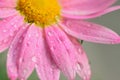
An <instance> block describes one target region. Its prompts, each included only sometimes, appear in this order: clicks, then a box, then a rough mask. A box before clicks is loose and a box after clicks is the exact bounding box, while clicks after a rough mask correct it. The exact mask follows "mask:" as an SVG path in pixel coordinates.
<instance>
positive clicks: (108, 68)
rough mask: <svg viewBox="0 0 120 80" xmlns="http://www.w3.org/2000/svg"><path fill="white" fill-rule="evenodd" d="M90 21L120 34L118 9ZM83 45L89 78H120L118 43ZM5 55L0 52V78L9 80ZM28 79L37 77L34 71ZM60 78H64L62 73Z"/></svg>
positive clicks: (33, 79) (110, 79)
mask: <svg viewBox="0 0 120 80" xmlns="http://www.w3.org/2000/svg"><path fill="white" fill-rule="evenodd" d="M117 4H120V1H119V0H118V2H117V3H116V4H115V5H117ZM90 21H92V22H95V23H98V24H101V25H104V26H107V27H109V28H111V29H113V30H114V31H116V32H117V33H118V34H120V10H119V11H115V12H112V13H109V14H107V15H104V16H102V17H98V18H96V19H93V20H90ZM83 47H84V49H85V51H86V53H87V55H88V57H89V60H90V62H91V68H92V79H91V80H120V45H104V44H95V43H89V42H84V43H83ZM6 55H7V51H4V52H3V53H1V54H0V80H9V79H8V78H7V73H6ZM78 79H79V78H76V80H78ZM28 80H39V79H38V78H37V76H36V73H35V72H34V73H33V74H32V76H31V77H30V78H29V79H28ZM60 80H66V78H65V77H64V76H63V75H62V76H61V79H60Z"/></svg>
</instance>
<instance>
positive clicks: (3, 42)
mask: <svg viewBox="0 0 120 80" xmlns="http://www.w3.org/2000/svg"><path fill="white" fill-rule="evenodd" d="M23 24H24V23H23V18H22V17H21V16H19V15H17V16H15V17H9V18H6V19H4V20H1V21H0V52H2V51H3V50H5V49H6V48H8V47H9V45H10V43H11V41H12V40H13V38H14V36H15V35H16V33H17V31H18V30H19V28H20V26H21V25H23Z"/></svg>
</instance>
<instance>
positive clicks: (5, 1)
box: [0, 0, 17, 8]
mask: <svg viewBox="0 0 120 80" xmlns="http://www.w3.org/2000/svg"><path fill="white" fill-rule="evenodd" d="M16 3H17V0H0V7H4V8H6V7H9V8H15V7H16Z"/></svg>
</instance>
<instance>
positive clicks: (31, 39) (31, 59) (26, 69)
mask: <svg viewBox="0 0 120 80" xmlns="http://www.w3.org/2000/svg"><path fill="white" fill-rule="evenodd" d="M37 34H38V28H36V27H34V25H32V26H30V28H29V29H28V31H27V33H26V35H25V38H24V40H23V43H22V47H21V52H19V53H20V56H19V57H20V58H19V60H20V61H19V63H18V64H19V67H18V73H19V79H20V80H22V79H23V80H26V79H27V78H28V77H29V76H30V74H31V73H32V71H33V69H34V67H35V63H36V62H35V57H36V56H35V54H37V53H36V50H35V49H36V43H37V36H36V35H37Z"/></svg>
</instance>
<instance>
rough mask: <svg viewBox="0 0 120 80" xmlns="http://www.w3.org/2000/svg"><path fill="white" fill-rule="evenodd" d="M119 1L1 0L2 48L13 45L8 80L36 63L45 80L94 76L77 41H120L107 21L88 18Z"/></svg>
mask: <svg viewBox="0 0 120 80" xmlns="http://www.w3.org/2000/svg"><path fill="white" fill-rule="evenodd" d="M115 2H116V0H0V19H1V20H0V52H2V51H4V50H5V49H7V48H9V51H8V56H7V73H8V76H9V78H10V80H17V79H19V80H26V79H27V78H28V77H29V75H30V74H31V73H32V71H33V70H34V68H35V69H36V71H37V74H38V76H39V78H40V79H41V80H59V76H60V71H61V72H63V73H64V75H65V76H66V77H67V78H68V80H74V79H75V76H76V73H78V75H79V76H80V77H81V78H82V79H83V80H90V77H91V70H90V65H89V62H88V58H87V56H86V54H85V52H84V50H83V48H82V47H81V44H79V42H78V41H77V39H79V40H85V41H90V42H96V43H104V44H117V43H120V36H119V35H118V34H117V33H115V32H113V31H112V30H110V29H108V28H105V27H104V26H101V25H98V24H94V23H91V22H87V21H84V20H85V19H90V18H95V17H98V16H101V15H103V14H106V13H109V12H111V11H114V10H118V9H120V6H113V7H110V6H111V5H112V4H113V3H115Z"/></svg>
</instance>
